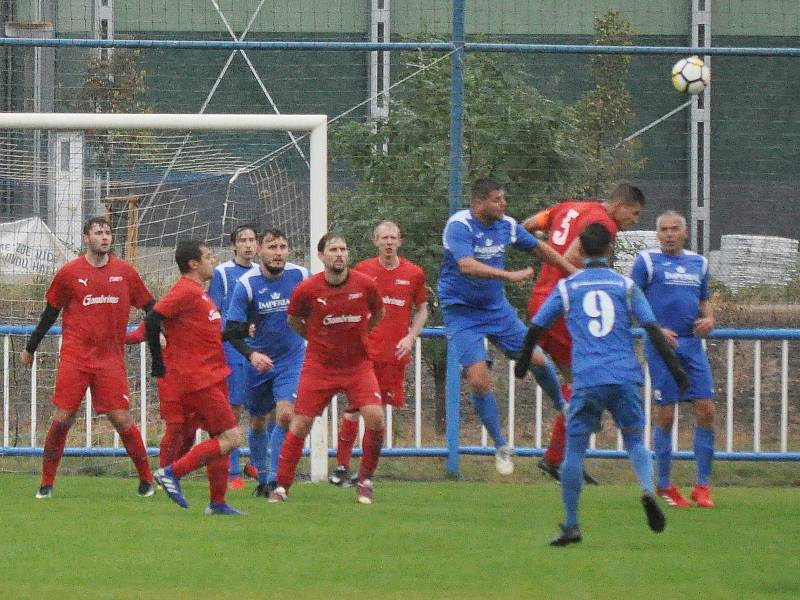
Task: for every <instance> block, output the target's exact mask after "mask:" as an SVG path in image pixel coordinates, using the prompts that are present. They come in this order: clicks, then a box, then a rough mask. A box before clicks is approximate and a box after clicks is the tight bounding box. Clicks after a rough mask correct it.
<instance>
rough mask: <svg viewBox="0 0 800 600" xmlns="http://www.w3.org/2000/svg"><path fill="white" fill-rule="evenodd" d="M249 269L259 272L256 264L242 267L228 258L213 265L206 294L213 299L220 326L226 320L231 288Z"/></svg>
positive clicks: (231, 292) (231, 293) (223, 324)
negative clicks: (217, 310)
mask: <svg viewBox="0 0 800 600" xmlns="http://www.w3.org/2000/svg"><path fill="white" fill-rule="evenodd" d="M249 271H255V272H259V271H260V269H259V268H258V266H257V265H252V266H250V267H244V266H242V265H240V264H238V263H237V262H236V261H233V260H228V261H225V262H224V263H220V264H218V265H217V266H216V267H214V274H213V275H212V276H211V283H210V284H208V295H209V296H211V299H212V300H213V301H214V304H216V305H217V308H218V309H219V314H220V315H222V326H223V327H225V321H227V320H228V306H229V305H230V303H231V296H232V295H233V288H234V287H235V286H236V282H237V281H238V280H239V278H240V277H241V276H242V275H244V274H245V273H247V272H249Z"/></svg>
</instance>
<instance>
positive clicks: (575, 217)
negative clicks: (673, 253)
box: [522, 183, 644, 485]
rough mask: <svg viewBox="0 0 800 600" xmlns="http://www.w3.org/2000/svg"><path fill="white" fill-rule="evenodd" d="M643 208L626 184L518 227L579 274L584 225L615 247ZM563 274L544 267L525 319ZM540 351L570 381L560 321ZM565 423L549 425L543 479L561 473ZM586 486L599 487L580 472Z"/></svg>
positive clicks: (568, 342)
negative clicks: (540, 236) (603, 232)
mask: <svg viewBox="0 0 800 600" xmlns="http://www.w3.org/2000/svg"><path fill="white" fill-rule="evenodd" d="M642 206H644V194H643V193H642V191H641V190H640V189H639V188H638V187H636V186H633V185H631V184H629V183H621V184H619V185H618V186H617V187H616V188H615V189H614V191H613V192H612V193H611V197H610V198H609V199H608V200H605V201H591V200H566V201H564V202H559V203H558V204H556V205H554V206H552V207H550V208H548V209H546V210H543V211H541V212H538V213H536V214H535V215H533V216H532V217H530V218H529V219H527V220H526V221H525V222H523V224H522V226H523V227H525V229H527V230H528V231H530V232H531V233H537V232H548V234H549V237H548V243H549V244H550V246H551V247H552V248H553V249H554V250H555V251H556V252H558V253H559V254H561V255H563V256H564V257H565V258H566V259H567V260H568V261H569V262H571V263H572V264H573V265H575V266H576V267H578V268H583V260H584V258H585V255H584V253H583V249H582V247H581V241H580V237H579V236H580V234H581V233H582V232H583V230H584V229H585V228H586V226H587V225H590V224H592V223H600V224H601V225H603V226H604V227H605V228H606V229H608V231H609V232H610V233H611V239H612V241H613V239H614V237H615V236H616V235H617V232H619V231H623V230H625V229H628V228H629V227H630V226H631V225H633V224H635V223H638V222H639V213H640V211H641V209H642ZM565 276H566V275H565V273H564V272H563V271H561V270H560V269H559V268H558V267H556V266H554V265H551V264H543V265H542V270H541V271H540V272H539V277H538V278H537V279H536V283H535V285H534V287H533V291H532V292H531V299H530V302H529V303H528V316H529V317H533V315H535V314H536V312H537V311H538V310H539V308H540V307H541V306H542V304H544V301H545V300H546V299H547V297H548V296H549V295H550V292H552V291H553V289H554V288H555V287H556V284H557V283H558V281H559V279H563V278H564V277H565ZM539 346H540V347H541V348H542V349H543V350H544V351H545V352H547V354H549V355H550V356H551V358H552V359H553V362H555V363H556V365H557V366H558V368H559V370H560V371H561V374H562V375H563V377H564V378H565V380H567V381H571V379H572V376H571V372H570V362H571V354H572V339H571V338H570V335H569V332H568V331H567V326H566V324H565V323H564V319H563V318H559V319H558V320H557V321H556V322H555V323H554V324H553V326H552V327H550V329H548V330H547V332H546V333H545V334H544V335H543V336H542V337H541V338H540V339H539ZM562 393H563V396H564V400H565V401H569V397H570V393H571V390H570V388H569V385H568V384H565V385H564V386H563V387H562ZM565 435H566V431H565V419H564V416H563V415H558V416H557V417H556V418H555V420H554V421H553V428H552V431H551V433H550V445H549V447H548V448H547V451H546V452H545V454H544V457H543V458H542V460H540V461H539V462H538V463H537V465H536V466H537V467H538V468H539V469H540V470H541V471H543V472H544V473H546V474H548V475H550V476H551V477H553V478H554V479H556V480H559V478H560V475H559V468H560V466H561V463H562V462H563V460H564V446H565ZM583 476H584V479H585V480H586V482H587V483H591V484H594V485H597V480H595V479H594V477H592V476H591V475H589V474H588V473H586V472H585V471H584V474H583Z"/></svg>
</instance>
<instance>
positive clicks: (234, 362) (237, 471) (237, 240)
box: [208, 224, 258, 490]
mask: <svg viewBox="0 0 800 600" xmlns="http://www.w3.org/2000/svg"><path fill="white" fill-rule="evenodd" d="M256 238H257V236H256V228H255V225H251V224H246V225H239V226H238V227H236V228H235V229H234V230H233V231H231V249H232V250H233V259H232V260H229V261H226V262H224V263H221V264H219V265H217V266H216V268H215V269H214V275H213V276H212V277H211V283H210V284H209V286H208V295H209V296H210V297H211V299H212V300H213V301H214V304H216V305H217V308H219V312H220V315H222V324H223V327H224V326H225V321H226V319H227V317H228V305H229V304H230V301H231V295H232V294H233V288H234V286H235V285H236V281H237V280H238V279H239V278H240V277H241V276H242V275H244V274H245V273H247V272H248V271H250V270H251V269H252V268H253V259H254V258H255V256H256V252H257V248H258V242H257V239H256ZM224 348H225V360H226V361H227V363H228V367H230V369H231V374H230V375H228V399H229V400H230V403H231V408H232V409H233V414H234V415H236V421H237V422H238V421H239V419H240V418H241V415H242V405H243V404H244V399H245V393H246V386H247V381H246V379H247V368H248V366H247V360H246V359H245V358H244V357H243V356H242V355H241V354H239V353H238V352H236V350H234V349H233V346H231V345H230V344H229V343H227V342H226V343H225V344H224ZM240 459H241V452H240V451H239V449H238V448H237V449H236V450H234V451H233V452H231V454H230V468H229V470H228V486H229V487H230V488H231V489H235V490H240V489H242V488H244V481H243V479H242V468H241V465H240ZM245 471H246V472H247V474H248V475H251V476H254V475H255V469H254V468H253V466H252V465H250V464H248V465H247V466H246V467H245Z"/></svg>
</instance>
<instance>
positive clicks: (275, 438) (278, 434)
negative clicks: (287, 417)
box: [267, 425, 286, 481]
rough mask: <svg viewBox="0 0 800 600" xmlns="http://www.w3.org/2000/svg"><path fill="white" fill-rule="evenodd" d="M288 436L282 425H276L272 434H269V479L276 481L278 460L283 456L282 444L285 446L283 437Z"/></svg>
mask: <svg viewBox="0 0 800 600" xmlns="http://www.w3.org/2000/svg"><path fill="white" fill-rule="evenodd" d="M284 437H286V430H285V429H284V428H283V427H281V426H280V425H276V426H275V427H273V429H272V435H271V436H269V447H270V452H269V475H268V476H267V481H276V480H277V478H278V460H280V457H281V446H283V438H284Z"/></svg>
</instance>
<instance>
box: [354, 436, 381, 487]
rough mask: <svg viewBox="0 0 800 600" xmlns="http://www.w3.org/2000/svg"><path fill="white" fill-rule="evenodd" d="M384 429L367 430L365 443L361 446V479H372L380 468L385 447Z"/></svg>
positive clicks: (359, 475) (359, 473)
mask: <svg viewBox="0 0 800 600" xmlns="http://www.w3.org/2000/svg"><path fill="white" fill-rule="evenodd" d="M383 432H384V430H383V429H367V430H366V431H364V443H363V444H362V446H361V464H360V465H359V468H358V478H359V479H372V474H373V473H375V469H377V468H378V460H379V459H380V457H381V446H383Z"/></svg>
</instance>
